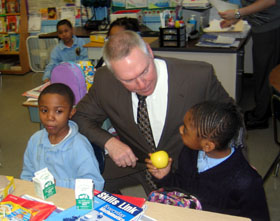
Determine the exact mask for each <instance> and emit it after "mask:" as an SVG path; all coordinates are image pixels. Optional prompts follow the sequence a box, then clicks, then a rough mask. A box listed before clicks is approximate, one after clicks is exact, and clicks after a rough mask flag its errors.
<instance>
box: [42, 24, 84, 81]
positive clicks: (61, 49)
mask: <svg viewBox="0 0 280 221" xmlns="http://www.w3.org/2000/svg"><path fill="white" fill-rule="evenodd" d="M56 30H57V34H58V38H59V39H60V41H59V44H58V45H57V46H56V47H55V48H54V49H53V50H52V53H51V57H50V62H49V64H48V65H47V66H46V68H45V71H44V75H43V79H42V80H43V81H44V82H47V81H49V80H50V78H51V71H52V69H53V68H54V67H55V66H56V65H58V64H59V63H60V62H63V61H73V62H76V61H82V60H88V52H87V49H86V48H84V47H83V45H85V41H84V40H83V39H81V38H77V37H76V36H75V35H73V26H72V24H71V22H70V21H68V20H67V19H63V20H61V21H59V22H58V23H57V25H56Z"/></svg>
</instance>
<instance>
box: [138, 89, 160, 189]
mask: <svg viewBox="0 0 280 221" xmlns="http://www.w3.org/2000/svg"><path fill="white" fill-rule="evenodd" d="M137 97H138V108H137V125H138V128H139V130H140V131H141V133H142V134H143V136H144V137H145V139H146V141H147V143H148V144H149V145H150V146H151V147H152V149H151V150H152V152H155V150H156V148H155V141H154V137H153V132H152V128H151V124H150V120H149V114H148V109H147V103H146V96H142V95H139V94H137ZM145 175H146V177H145V178H146V180H147V182H148V183H149V185H150V186H151V188H152V189H153V190H155V189H157V186H156V184H155V183H154V182H153V180H152V175H151V174H150V173H149V171H148V170H146V174H145Z"/></svg>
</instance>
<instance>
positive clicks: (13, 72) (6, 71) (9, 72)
mask: <svg viewBox="0 0 280 221" xmlns="http://www.w3.org/2000/svg"><path fill="white" fill-rule="evenodd" d="M0 72H1V74H24V73H25V72H24V73H23V70H0Z"/></svg>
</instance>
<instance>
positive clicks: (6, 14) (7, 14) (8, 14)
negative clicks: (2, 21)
mask: <svg viewBox="0 0 280 221" xmlns="http://www.w3.org/2000/svg"><path fill="white" fill-rule="evenodd" d="M10 15H18V16H20V13H18V12H17V13H5V14H1V15H0V16H10Z"/></svg>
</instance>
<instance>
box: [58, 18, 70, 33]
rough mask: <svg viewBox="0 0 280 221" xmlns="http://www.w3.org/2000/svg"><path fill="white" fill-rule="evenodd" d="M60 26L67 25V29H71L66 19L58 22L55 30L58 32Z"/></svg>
mask: <svg viewBox="0 0 280 221" xmlns="http://www.w3.org/2000/svg"><path fill="white" fill-rule="evenodd" d="M61 25H67V26H68V27H69V28H71V29H72V28H73V26H72V24H71V22H70V21H69V20H67V19H63V20H60V21H59V22H58V23H57V24H56V30H58V27H59V26H61Z"/></svg>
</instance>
